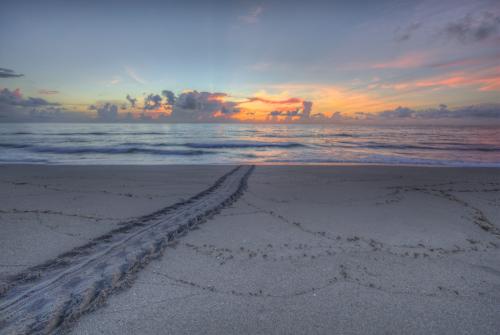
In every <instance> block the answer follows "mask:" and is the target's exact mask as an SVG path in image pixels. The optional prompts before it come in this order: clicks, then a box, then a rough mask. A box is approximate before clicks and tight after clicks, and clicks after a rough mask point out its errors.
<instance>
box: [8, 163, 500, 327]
mask: <svg viewBox="0 0 500 335" xmlns="http://www.w3.org/2000/svg"><path fill="white" fill-rule="evenodd" d="M229 170H230V168H229V167H213V166H212V167H204V166H195V167H175V166H169V167H41V166H40V167H38V166H36V167H29V166H26V167H13V166H3V167H0V171H1V173H2V174H1V181H2V185H5V187H4V186H2V189H1V197H2V198H1V199H2V202H1V205H0V210H1V212H0V220H1V221H0V224H1V226H0V229H1V232H2V234H1V237H0V238H1V248H2V250H1V251H2V252H1V254H2V256H1V257H2V258H1V260H0V263H1V264H2V265H3V267H2V268H0V269H1V271H2V272H3V273H4V274H12V273H14V272H16V271H19V270H23V267H26V266H29V265H34V264H38V263H40V262H41V261H45V260H48V259H51V258H53V257H55V256H56V255H57V254H59V253H60V252H63V251H67V250H69V249H71V248H72V247H74V246H77V245H80V244H83V243H85V241H87V240H88V239H90V238H93V237H96V236H99V235H101V234H103V233H104V232H106V231H109V230H111V229H112V228H115V227H117V226H118V225H119V222H120V221H121V220H126V219H129V218H132V217H137V216H140V215H144V214H147V213H148V212H152V211H154V210H157V209H160V208H162V207H165V206H167V205H170V204H172V203H175V202H177V201H178V200H180V199H181V198H183V199H185V198H188V197H190V196H192V195H194V194H195V193H197V192H199V191H201V190H202V189H204V188H206V187H208V186H210V185H211V184H212V183H213V182H214V180H215V179H217V178H218V177H219V176H221V175H222V174H224V173H226V172H227V171H229ZM129 195H131V196H129ZM150 198H151V199H150ZM32 211H37V212H32ZM75 214H76V215H75ZM91 217H92V218H91ZM39 218H43V220H42V221H41V222H40V219H39ZM47 226H50V227H51V228H47ZM499 228H500V173H499V171H498V170H495V169H465V168H460V169H452V168H423V167H419V168H413V167H376V166H342V167H331V166H307V167H293V166H269V167H267V166H265V167H264V166H259V167H257V168H256V169H255V170H254V171H253V173H252V175H251V176H250V179H249V180H248V188H247V190H246V192H245V193H243V195H242V196H241V197H240V198H239V200H238V201H237V202H236V203H234V204H232V205H231V206H230V207H229V208H226V209H223V210H222V211H221V212H220V213H219V214H218V215H216V216H215V217H214V218H212V219H211V220H209V221H207V222H205V223H204V224H203V225H200V226H197V229H195V230H192V231H190V232H189V233H188V234H187V235H186V236H183V237H181V238H179V239H178V242H177V243H176V244H174V245H171V246H170V247H168V248H167V249H166V250H165V253H164V255H163V257H161V258H159V259H157V260H154V261H152V262H151V263H150V264H149V265H148V266H147V267H146V268H144V269H142V270H141V271H140V272H139V273H138V275H137V277H136V279H135V281H134V283H133V285H132V287H130V288H129V289H127V290H124V291H122V292H120V293H118V294H116V295H113V296H111V297H110V298H109V299H108V300H107V303H106V305H105V306H103V307H101V308H100V309H98V311H96V312H93V313H88V314H86V315H84V316H83V317H82V318H81V319H80V321H79V322H78V323H76V324H75V326H74V327H73V328H72V332H73V333H74V334H158V333H163V334H165V333H169V334H195V333H203V334H226V333H230V334H232V333H240V334H242V333H243V334H291V333H293V334H304V333H315V334H316V333H317V334H360V333H361V334H401V333H404V334H498V329H500V318H499V317H498V316H499V315H500V236H499ZM16 265H18V267H15V266H16Z"/></svg>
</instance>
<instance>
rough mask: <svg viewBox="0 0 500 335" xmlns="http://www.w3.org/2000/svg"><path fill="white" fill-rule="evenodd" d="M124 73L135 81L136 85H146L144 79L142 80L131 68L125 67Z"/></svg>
mask: <svg viewBox="0 0 500 335" xmlns="http://www.w3.org/2000/svg"><path fill="white" fill-rule="evenodd" d="M125 72H126V73H127V75H128V76H129V77H130V78H131V79H132V80H133V81H135V82H136V83H138V84H142V85H144V84H146V81H145V80H144V79H142V78H141V77H140V76H139V75H138V74H137V73H136V72H135V70H134V69H133V68H131V67H129V66H126V67H125Z"/></svg>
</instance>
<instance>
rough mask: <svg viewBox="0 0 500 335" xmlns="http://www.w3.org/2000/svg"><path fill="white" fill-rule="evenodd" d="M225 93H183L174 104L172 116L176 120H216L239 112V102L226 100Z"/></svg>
mask: <svg viewBox="0 0 500 335" xmlns="http://www.w3.org/2000/svg"><path fill="white" fill-rule="evenodd" d="M224 97H227V94H225V93H218V92H215V93H212V92H198V91H191V92H185V93H181V94H180V95H179V96H178V97H177V98H176V100H175V103H174V105H173V106H172V114H171V116H170V118H171V119H172V120H174V121H176V122H178V121H185V122H196V121H214V120H216V119H218V118H228V117H230V116H231V115H233V114H235V113H238V112H239V111H240V109H239V108H238V103H237V102H234V101H224V100H223V98H224Z"/></svg>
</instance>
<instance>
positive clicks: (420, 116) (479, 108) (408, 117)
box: [318, 104, 500, 124]
mask: <svg viewBox="0 0 500 335" xmlns="http://www.w3.org/2000/svg"><path fill="white" fill-rule="evenodd" d="M318 119H321V120H322V121H325V120H326V121H330V122H340V123H341V122H351V121H356V122H369V123H379V124H387V123H392V122H395V123H423V124H433V123H434V122H436V121H446V122H447V123H448V124H452V123H457V122H458V123H460V122H465V123H481V124H491V123H495V124H497V123H500V104H480V105H470V106H462V107H457V108H454V109H450V108H448V106H446V105H444V104H441V105H439V106H438V107H437V108H428V109H424V110H415V109H412V108H408V107H401V106H400V107H397V108H395V109H392V110H386V111H382V112H380V113H363V112H359V113H355V114H354V116H353V115H347V114H342V113H340V112H336V113H334V114H333V115H332V116H331V117H329V118H328V119H325V118H324V115H322V116H321V118H318Z"/></svg>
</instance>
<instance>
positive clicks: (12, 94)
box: [0, 88, 59, 107]
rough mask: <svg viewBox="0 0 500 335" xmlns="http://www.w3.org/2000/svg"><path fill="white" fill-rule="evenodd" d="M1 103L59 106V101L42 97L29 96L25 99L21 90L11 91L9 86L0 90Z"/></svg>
mask: <svg viewBox="0 0 500 335" xmlns="http://www.w3.org/2000/svg"><path fill="white" fill-rule="evenodd" d="M0 104H3V105H11V106H20V107H39V106H57V105H59V104H58V103H54V102H49V101H47V100H45V99H42V98H32V97H28V98H27V99H24V98H23V96H22V94H21V91H20V90H19V89H15V90H13V91H10V90H9V89H8V88H4V89H3V90H1V91H0Z"/></svg>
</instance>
